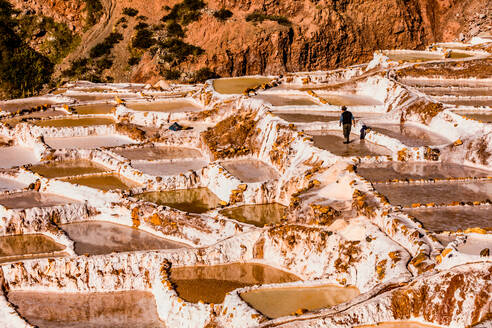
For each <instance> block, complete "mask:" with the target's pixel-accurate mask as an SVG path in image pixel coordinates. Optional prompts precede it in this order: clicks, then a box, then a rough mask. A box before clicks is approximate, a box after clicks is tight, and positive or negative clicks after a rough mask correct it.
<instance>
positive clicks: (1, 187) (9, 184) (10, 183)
mask: <svg viewBox="0 0 492 328" xmlns="http://www.w3.org/2000/svg"><path fill="white" fill-rule="evenodd" d="M25 187H27V184H25V183H22V182H20V181H18V180H15V179H10V178H4V177H0V192H2V191H9V190H18V189H23V188H25Z"/></svg>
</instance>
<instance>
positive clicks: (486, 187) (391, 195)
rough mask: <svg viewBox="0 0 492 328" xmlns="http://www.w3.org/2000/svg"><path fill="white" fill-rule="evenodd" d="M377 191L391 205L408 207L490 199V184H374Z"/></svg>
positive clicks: (491, 187)
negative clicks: (417, 204)
mask: <svg viewBox="0 0 492 328" xmlns="http://www.w3.org/2000/svg"><path fill="white" fill-rule="evenodd" d="M374 187H375V188H376V190H377V191H379V192H380V193H382V194H383V195H385V196H386V197H387V198H388V199H389V201H390V203H391V204H393V205H402V206H405V207H409V206H411V205H412V204H414V203H415V204H416V203H419V204H429V203H435V204H450V203H452V202H473V201H485V200H487V199H491V198H492V182H490V181H484V182H459V183H448V182H438V183H426V184H404V183H397V184H376V185H375V186H374Z"/></svg>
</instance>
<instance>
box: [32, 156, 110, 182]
mask: <svg viewBox="0 0 492 328" xmlns="http://www.w3.org/2000/svg"><path fill="white" fill-rule="evenodd" d="M29 169H30V170H31V171H33V172H35V173H38V174H39V175H42V176H44V177H46V178H50V179H51V178H59V177H69V176H74V175H82V174H89V173H102V172H105V171H109V169H108V168H106V167H104V166H103V165H101V164H96V163H94V162H91V161H89V160H84V159H77V160H75V159H74V160H65V161H53V162H49V163H44V164H38V165H34V166H31V167H30V168H29Z"/></svg>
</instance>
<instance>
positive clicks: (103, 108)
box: [73, 103, 116, 115]
mask: <svg viewBox="0 0 492 328" xmlns="http://www.w3.org/2000/svg"><path fill="white" fill-rule="evenodd" d="M114 107H116V104H113V103H99V104H90V105H81V106H76V107H73V109H74V110H75V113H76V114H79V115H87V114H109V113H111V110H112V109H113V108H114Z"/></svg>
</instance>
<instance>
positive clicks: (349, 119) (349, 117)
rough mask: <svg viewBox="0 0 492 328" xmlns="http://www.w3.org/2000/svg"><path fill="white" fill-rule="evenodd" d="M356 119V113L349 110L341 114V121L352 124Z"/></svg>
mask: <svg viewBox="0 0 492 328" xmlns="http://www.w3.org/2000/svg"><path fill="white" fill-rule="evenodd" d="M353 120H354V115H352V113H351V112H349V111H348V110H347V111H345V112H343V113H342V115H340V123H342V124H352V121H353Z"/></svg>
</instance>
